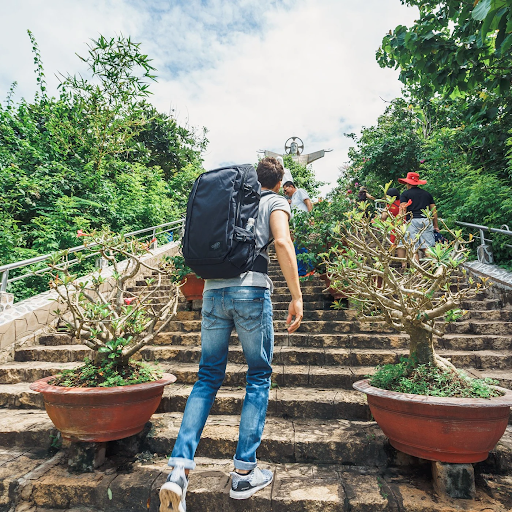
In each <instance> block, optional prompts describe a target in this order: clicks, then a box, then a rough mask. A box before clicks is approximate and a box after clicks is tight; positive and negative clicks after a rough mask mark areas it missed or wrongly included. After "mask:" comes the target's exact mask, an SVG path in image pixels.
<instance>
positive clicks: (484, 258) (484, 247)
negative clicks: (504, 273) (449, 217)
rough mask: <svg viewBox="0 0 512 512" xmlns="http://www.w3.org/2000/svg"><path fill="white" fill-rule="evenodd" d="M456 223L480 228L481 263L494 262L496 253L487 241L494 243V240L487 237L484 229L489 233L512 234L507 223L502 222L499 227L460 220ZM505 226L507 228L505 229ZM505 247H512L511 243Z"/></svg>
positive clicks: (478, 248)
mask: <svg viewBox="0 0 512 512" xmlns="http://www.w3.org/2000/svg"><path fill="white" fill-rule="evenodd" d="M455 224H458V225H459V226H465V227H468V228H473V229H478V230H479V231H480V245H479V246H478V247H477V251H476V253H477V257H478V261H479V262H480V263H488V264H491V263H494V255H493V253H492V249H491V246H490V245H488V244H487V243H486V242H489V243H491V244H492V240H490V239H489V238H485V236H484V231H488V232H489V233H498V234H500V235H507V236H512V231H511V230H510V229H509V227H508V226H507V225H506V224H502V225H501V226H500V227H499V228H490V227H489V226H481V225H480V224H471V223H469V222H459V221H455ZM503 228H505V229H503ZM504 245H505V247H509V248H510V249H512V245H511V244H504Z"/></svg>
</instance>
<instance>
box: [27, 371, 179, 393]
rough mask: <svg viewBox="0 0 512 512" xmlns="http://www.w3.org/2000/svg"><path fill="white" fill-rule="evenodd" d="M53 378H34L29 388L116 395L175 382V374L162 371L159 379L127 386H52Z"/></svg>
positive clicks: (46, 391)
mask: <svg viewBox="0 0 512 512" xmlns="http://www.w3.org/2000/svg"><path fill="white" fill-rule="evenodd" d="M53 378H55V375H50V376H49V377H44V378H43V379H39V380H36V381H35V382H33V383H32V384H30V389H31V390H32V391H38V392H39V393H54V394H62V393H66V394H82V393H86V394H88V395H90V394H91V393H92V394H94V393H98V394H99V393H106V392H110V393H111V394H114V395H117V394H122V393H125V392H127V391H139V390H148V389H152V388H160V387H162V386H167V385H169V384H172V383H173V382H176V375H173V374H172V373H164V374H163V375H162V378H161V379H159V380H152V381H150V382H143V383H142V384H128V385H127V386H112V387H109V388H108V387H94V388H76V387H72V388H67V387H64V386H52V385H51V384H48V381H49V380H50V379H53Z"/></svg>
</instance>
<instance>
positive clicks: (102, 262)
mask: <svg viewBox="0 0 512 512" xmlns="http://www.w3.org/2000/svg"><path fill="white" fill-rule="evenodd" d="M107 267H108V260H107V259H106V258H103V256H100V257H99V258H97V260H96V268H97V269H98V270H102V269H104V268H107Z"/></svg>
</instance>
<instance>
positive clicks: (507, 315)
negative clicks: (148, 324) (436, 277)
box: [0, 262, 512, 512]
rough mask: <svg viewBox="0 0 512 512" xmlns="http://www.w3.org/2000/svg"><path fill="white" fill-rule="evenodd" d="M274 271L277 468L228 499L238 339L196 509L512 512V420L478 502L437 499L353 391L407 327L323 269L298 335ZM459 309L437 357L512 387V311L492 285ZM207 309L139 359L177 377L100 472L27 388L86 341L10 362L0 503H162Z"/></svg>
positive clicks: (401, 344)
mask: <svg viewBox="0 0 512 512" xmlns="http://www.w3.org/2000/svg"><path fill="white" fill-rule="evenodd" d="M270 274H271V277H272V279H273V281H274V284H275V292H274V295H273V301H274V318H275V333H276V334H275V351H274V364H273V366H274V374H273V378H272V382H273V385H272V389H271V393H270V402H269V407H268V417H267V423H266V427H265V432H264V438H263V441H262V444H261V447H260V449H259V451H258V459H259V461H260V465H261V466H262V467H269V468H271V469H273V470H274V472H275V473H274V474H275V481H274V483H273V484H272V485H271V486H269V487H268V488H266V489H264V490H262V491H260V492H259V493H257V494H256V495H255V496H253V497H252V498H251V499H250V500H247V501H243V502H237V501H234V500H231V499H230V498H229V478H228V472H229V470H230V469H231V468H232V463H231V461H230V458H231V457H232V455H233V454H234V451H235V448H236V442H237V436H238V419H239V416H238V415H239V414H240V411H241V406H242V401H243V397H244V385H245V372H246V366H245V362H244V357H243V353H242V351H241V347H240V345H239V344H238V342H237V337H236V335H233V336H232V340H231V347H230V354H229V361H228V367H227V374H226V379H225V382H224V385H223V387H222V388H221V390H220V391H219V393H218V396H217V400H216V401H215V404H214V406H213V409H212V415H211V416H210V419H209V421H208V423H207V426H206V427H205V430H204V432H203V437H202V440H201V442H200V444H199V447H198V451H197V461H198V469H197V470H196V471H195V472H193V473H192V477H191V481H190V486H189V491H188V495H187V505H188V508H187V510H188V511H189V512H194V511H199V510H202V511H203V510H204V511H208V512H217V511H218V512H221V511H232V510H233V511H235V510H245V511H251V512H260V511H276V512H296V511H308V512H309V511H310V512H313V511H314V512H316V511H318V512H320V511H322V512H324V511H325V512H330V511H374V510H378V511H388V510H389V511H418V512H419V511H438V510H439V511H441V510H443V511H451V510H486V511H510V510H512V491H511V489H512V477H511V476H509V475H510V469H511V468H512V427H509V428H508V429H507V432H506V434H505V436H504V437H503V438H502V440H501V441H500V443H499V444H498V445H497V447H496V448H495V450H494V451H493V452H492V453H491V454H490V456H489V458H488V459H487V461H485V462H483V463H480V464H477V465H476V468H475V469H476V473H477V499H476V500H475V501H474V502H473V501H465V500H458V501H457V500H450V499H448V498H444V497H439V496H437V495H436V494H435V493H434V491H433V488H432V482H431V474H430V464H429V463H428V462H426V461H421V460H419V459H414V458H412V457H409V456H406V455H404V454H402V453H400V452H397V451H396V450H395V449H393V448H392V447H391V446H390V445H389V443H388V441H387V440H386V438H385V437H384V435H383V434H382V432H381V431H380V429H379V427H378V426H377V425H376V423H375V422H373V421H372V420H371V415H370V413H369V409H368V407H367V404H366V398H365V396H364V395H362V394H360V393H358V392H356V391H354V390H353V389H352V383H353V382H355V381H356V380H359V379H361V378H364V377H365V376H366V375H368V374H371V373H372V371H373V368H374V367H375V366H376V365H378V364H385V363H394V362H398V361H399V360H400V357H401V356H403V355H407V353H408V351H407V339H406V337H405V335H403V334H399V333H396V332H394V331H393V330H392V329H390V328H389V327H387V326H386V325H384V324H382V323H379V322H375V323H370V324H368V323H361V322H359V321H358V317H357V312H356V311H354V310H350V309H345V310H333V309H332V308H331V307H330V306H331V304H332V301H331V300H330V298H329V297H328V296H326V295H324V293H323V289H324V285H323V283H322V282H321V281H320V279H318V278H312V279H311V280H309V281H305V282H304V283H303V285H302V289H303V294H304V302H305V314H304V321H303V323H302V325H301V327H300V329H299V331H298V332H297V333H294V334H291V335H289V334H288V333H287V332H286V329H285V318H286V314H287V307H288V301H289V294H288V292H287V289H286V285H285V282H284V280H283V278H282V277H281V276H280V272H279V271H278V268H277V264H276V263H275V262H273V263H272V265H271V268H270ZM463 307H464V308H465V309H467V310H468V311H469V313H468V314H467V315H466V316H465V317H464V319H462V320H460V321H458V322H456V323H454V324H452V325H450V326H449V329H448V333H447V334H446V336H445V337H444V338H443V339H442V340H440V341H439V344H438V351H439V353H440V354H441V355H443V356H445V357H449V358H450V359H451V360H452V362H453V363H454V364H455V365H456V366H458V367H459V368H464V369H466V370H467V371H468V373H470V374H472V375H475V376H479V377H487V376H489V377H493V378H496V379H498V380H499V381H500V383H501V385H502V386H504V387H508V388H512V310H511V309H506V308H503V307H502V304H500V301H499V299H495V298H491V297H490V296H489V295H487V294H480V295H479V296H478V297H477V299H476V300H474V301H472V302H470V303H465V304H463ZM199 309H200V304H199V303H193V304H188V303H186V302H185V301H183V302H182V303H181V304H180V311H179V312H178V315H177V317H176V319H175V320H173V321H172V322H171V323H170V324H169V326H168V328H167V330H166V332H165V333H163V334H161V335H160V336H159V337H158V338H157V339H156V340H155V343H154V344H153V345H151V346H147V347H145V348H144V349H143V350H142V351H141V353H140V355H141V357H142V358H143V359H146V360H148V361H152V362H156V363H158V365H159V366H160V367H161V368H162V369H163V370H165V371H169V372H171V373H174V374H175V375H176V376H177V382H176V384H175V385H173V386H168V388H167V389H166V391H165V393H164V398H163V400H162V403H161V405H160V408H159V410H158V411H157V413H156V414H155V415H154V416H153V418H152V420H151V426H150V428H149V426H148V429H147V431H146V432H145V433H144V435H143V436H138V439H137V442H136V443H135V441H134V442H133V443H132V444H130V442H129V441H127V442H120V443H111V446H109V450H110V453H109V455H110V456H109V457H108V460H107V463H106V464H105V465H104V466H101V467H100V468H99V469H98V470H96V471H95V472H94V473H88V474H81V475H74V474H70V473H69V472H68V470H67V465H66V460H65V457H66V455H65V452H64V451H62V450H61V451H57V452H56V449H57V447H56V445H58V441H59V440H58V435H57V434H58V433H57V432H56V431H55V429H54V428H53V425H52V424H51V422H50V420H49V419H48V417H47V416H46V413H45V412H44V405H43V400H42V396H41V395H39V394H38V393H34V392H32V391H30V389H29V387H28V386H29V383H30V382H33V381H34V380H36V379H39V378H41V377H45V376H48V375H52V374H54V373H56V372H57V371H58V370H60V369H62V368H70V367H73V366H77V365H79V364H80V362H81V361H82V360H83V358H84V357H85V356H87V355H89V353H90V351H89V349H87V347H85V346H83V345H78V344H72V343H71V338H70V337H69V336H67V335H65V334H52V335H46V336H42V337H40V338H39V344H37V345H34V346H29V347H23V348H19V349H18V350H16V352H15V356H14V361H12V362H9V363H6V364H3V365H1V366H0V512H1V511H3V510H5V511H10V512H28V511H31V512H36V511H40V512H42V511H56V510H68V511H75V512H79V511H82V512H87V511H89V512H92V511H119V512H125V511H138V510H141V511H142V510H150V511H155V512H156V511H157V510H158V488H159V486H160V485H161V484H162V483H163V482H164V481H165V478H166V475H167V473H168V470H167V468H166V457H167V456H168V455H169V454H170V452H171V450H172V446H173V443H174V440H175V439H176V436H177V433H178V430H179V426H180V422H181V416H182V411H183V409H184V406H185V402H186V399H187V397H188V394H189V393H190V390H191V388H192V385H193V383H194V382H195V379H196V372H197V363H198V361H199V357H200V335H199V330H200V311H199ZM134 445H136V448H134ZM135 452H138V453H135ZM130 454H131V456H130Z"/></svg>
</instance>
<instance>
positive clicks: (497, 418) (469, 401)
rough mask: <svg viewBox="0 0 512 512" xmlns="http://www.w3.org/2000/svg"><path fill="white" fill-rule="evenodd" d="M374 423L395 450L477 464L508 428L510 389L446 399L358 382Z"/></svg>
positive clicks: (511, 399) (357, 384)
mask: <svg viewBox="0 0 512 512" xmlns="http://www.w3.org/2000/svg"><path fill="white" fill-rule="evenodd" d="M353 386H354V388H355V389H357V390H358V391H361V392H362V393H366V395H367V398H368V405H369V406H370V410H371V413H372V415H373V417H374V418H375V421H376V422H377V423H378V424H379V427H380V428H381V429H382V431H383V432H384V434H385V435H386V436H387V437H388V438H389V442H390V443H391V444H392V445H393V446H394V447H395V448H396V449H397V450H400V451H402V452H404V453H408V454H409V455H413V456H415V457H420V458H422V459H428V460H437V461H441V462H450V463H472V462H480V461H482V460H485V459H486V458H487V455H488V453H489V451H490V450H492V449H493V448H494V446H495V445H496V443H497V442H498V441H499V439H500V438H501V436H502V435H503V433H504V432H505V429H506V428H507V424H508V418H509V415H510V406H511V405H512V391H510V390H508V389H503V388H498V389H500V390H501V391H503V392H504V393H505V395H504V396H500V397H496V398H491V399H489V400H487V399H485V398H445V397H432V396H425V395H412V394H409V393H397V392H394V391H386V390H385V389H379V388H375V387H373V386H371V385H370V384H369V380H368V379H365V380H360V381H358V382H355V383H354V384H353Z"/></svg>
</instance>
